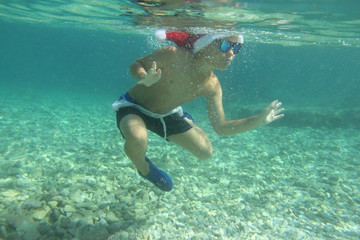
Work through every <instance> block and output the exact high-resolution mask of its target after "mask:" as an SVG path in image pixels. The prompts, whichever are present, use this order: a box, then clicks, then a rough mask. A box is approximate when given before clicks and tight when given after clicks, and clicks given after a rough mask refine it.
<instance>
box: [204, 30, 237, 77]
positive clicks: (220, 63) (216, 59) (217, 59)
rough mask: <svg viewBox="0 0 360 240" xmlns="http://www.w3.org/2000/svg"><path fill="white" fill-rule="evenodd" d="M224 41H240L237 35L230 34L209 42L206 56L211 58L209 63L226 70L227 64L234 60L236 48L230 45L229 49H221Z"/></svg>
mask: <svg viewBox="0 0 360 240" xmlns="http://www.w3.org/2000/svg"><path fill="white" fill-rule="evenodd" d="M223 41H229V42H231V43H236V42H238V37H237V36H230V37H227V38H224V39H217V40H215V41H213V42H212V43H211V44H209V45H208V46H207V47H206V48H205V49H206V55H207V56H206V58H208V59H209V63H210V64H213V65H214V68H215V69H218V70H225V69H226V68H227V66H229V65H230V63H231V62H232V61H233V59H234V57H235V54H234V52H233V50H234V48H233V47H230V48H229V49H228V50H227V51H225V52H224V51H222V50H221V44H222V42H223Z"/></svg>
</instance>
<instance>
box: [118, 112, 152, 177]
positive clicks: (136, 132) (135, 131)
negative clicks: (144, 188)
mask: <svg viewBox="0 0 360 240" xmlns="http://www.w3.org/2000/svg"><path fill="white" fill-rule="evenodd" d="M119 127H120V129H121V132H122V134H123V135H124V138H125V140H126V142H125V146H124V148H125V153H126V155H127V156H128V157H129V158H130V160H131V161H132V162H133V164H134V165H135V167H136V168H137V170H139V172H140V173H141V174H142V175H144V176H146V175H147V174H148V173H149V171H150V168H149V164H148V163H147V162H146V161H145V154H146V150H147V145H148V134H147V129H146V126H145V123H144V121H143V120H142V119H141V118H140V117H139V116H137V115H135V114H129V115H127V116H125V117H124V118H123V119H121V121H120V124H119Z"/></svg>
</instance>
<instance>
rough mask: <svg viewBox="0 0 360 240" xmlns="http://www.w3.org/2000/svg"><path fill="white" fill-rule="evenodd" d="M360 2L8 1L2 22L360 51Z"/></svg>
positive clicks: (3, 5) (1, 14)
mask: <svg viewBox="0 0 360 240" xmlns="http://www.w3.org/2000/svg"><path fill="white" fill-rule="evenodd" d="M359 5H360V3H359V1H356V0H352V1H350V0H348V1H335V0H327V1H312V0H311V1H310V0H303V1H286V0H283V1H281V0H280V1H279V0H276V1H246V2H244V1H225V2H224V1H183V0H172V1H135V0H134V1H114V0H113V1H101V0H97V1H91V2H88V1H83V0H72V1H51V2H44V1H39V0H31V1H26V2H23V1H4V2H1V3H0V19H2V20H3V21H7V22H28V23H34V24H47V25H49V26H51V27H60V28H61V27H73V28H81V29H96V30H106V31H112V32H127V33H134V32H135V33H150V32H153V31H154V29H156V28H167V29H174V28H175V29H178V30H184V29H186V30H188V31H194V32H211V31H214V29H217V31H219V30H222V31H237V32H241V33H244V34H246V35H247V39H248V40H250V41H256V42H264V43H272V44H273V43H277V44H282V45H287V46H300V45H309V44H321V45H330V46H341V45H344V46H352V47H359V45H360V44H359V41H360V40H359V31H358V29H359V27H360V22H359V12H358V9H359V7H360V6H359Z"/></svg>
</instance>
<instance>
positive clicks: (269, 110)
mask: <svg viewBox="0 0 360 240" xmlns="http://www.w3.org/2000/svg"><path fill="white" fill-rule="evenodd" d="M280 106H281V102H279V101H278V100H275V101H273V102H272V103H270V105H269V106H267V107H266V108H265V109H264V110H262V111H261V112H260V113H259V114H258V115H257V118H258V119H259V121H260V122H261V124H262V125H264V124H268V123H271V122H273V121H275V120H277V119H279V118H282V117H283V116H284V114H279V113H281V112H283V111H284V108H280V109H279V107H280Z"/></svg>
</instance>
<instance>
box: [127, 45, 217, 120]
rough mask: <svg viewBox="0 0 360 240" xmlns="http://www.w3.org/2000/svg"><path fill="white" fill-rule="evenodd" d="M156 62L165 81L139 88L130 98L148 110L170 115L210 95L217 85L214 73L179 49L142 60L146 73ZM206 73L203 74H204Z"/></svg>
mask: <svg viewBox="0 0 360 240" xmlns="http://www.w3.org/2000/svg"><path fill="white" fill-rule="evenodd" d="M154 61H155V62H156V65H157V68H158V69H161V72H162V74H161V78H160V80H159V81H158V82H156V83H155V84H153V85H151V86H149V87H147V86H144V85H142V84H135V85H134V86H133V87H132V88H131V89H130V90H129V94H130V96H131V97H133V98H134V99H135V100H136V101H137V102H139V103H140V104H141V105H142V106H143V107H145V108H146V109H148V110H150V111H152V112H156V113H167V112H169V111H170V110H172V109H174V108H176V107H177V106H180V105H182V104H184V103H186V102H189V101H192V100H194V99H196V98H198V97H201V96H207V95H209V94H210V93H211V92H212V91H213V89H214V86H216V85H217V84H216V83H217V81H218V80H217V78H216V77H215V75H214V74H213V73H212V71H206V68H205V67H204V68H203V69H198V68H201V67H202V66H201V65H199V64H198V63H197V62H196V61H195V59H194V55H193V54H191V53H189V52H188V51H186V50H183V49H181V48H176V47H172V46H171V47H165V48H162V50H160V51H158V52H157V53H155V54H152V55H149V56H146V57H144V58H141V59H139V60H138V62H140V63H141V64H142V65H143V66H144V67H145V69H146V70H148V69H149V68H150V67H151V64H152V62H154ZM202 70H203V71H202Z"/></svg>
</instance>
